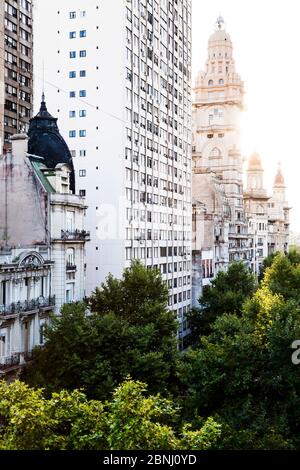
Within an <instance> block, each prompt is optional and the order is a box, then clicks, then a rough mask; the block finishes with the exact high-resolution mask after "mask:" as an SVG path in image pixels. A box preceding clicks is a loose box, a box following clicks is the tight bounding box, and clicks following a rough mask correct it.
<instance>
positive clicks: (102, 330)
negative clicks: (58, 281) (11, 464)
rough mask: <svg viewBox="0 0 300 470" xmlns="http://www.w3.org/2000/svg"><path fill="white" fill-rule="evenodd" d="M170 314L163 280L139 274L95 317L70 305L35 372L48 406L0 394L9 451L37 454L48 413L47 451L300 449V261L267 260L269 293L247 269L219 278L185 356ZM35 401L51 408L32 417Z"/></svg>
mask: <svg viewBox="0 0 300 470" xmlns="http://www.w3.org/2000/svg"><path fill="white" fill-rule="evenodd" d="M166 303H167V289H166V286H165V284H164V283H163V281H162V279H161V277H160V274H159V273H157V272H156V271H147V270H146V269H145V268H144V267H142V266H141V265H140V264H139V263H134V265H133V266H132V268H131V269H129V270H126V271H125V273H124V276H123V278H122V280H120V281H118V280H116V279H114V278H112V277H109V278H108V280H107V282H106V283H105V284H104V285H103V286H101V287H100V288H99V289H97V290H96V291H95V293H94V294H93V296H92V298H91V307H92V311H93V312H94V314H93V315H86V312H85V307H84V306H83V305H81V304H78V305H69V306H65V307H64V309H63V313H62V316H61V317H60V318H59V319H55V320H54V322H53V326H52V327H51V328H50V329H49V330H48V332H47V337H48V342H47V344H46V346H45V347H44V348H43V349H39V350H37V351H36V352H35V354H34V361H33V363H32V365H31V367H30V370H29V371H28V373H27V379H28V381H29V383H30V384H31V385H35V386H37V385H39V386H41V385H42V386H43V387H45V389H46V397H47V398H44V396H43V395H42V392H40V391H36V390H32V389H28V388H25V389H22V387H25V386H24V385H23V384H20V383H17V384H16V385H14V386H15V387H20V390H17V388H16V392H14V391H13V389H5V386H4V385H2V389H0V435H1V436H2V447H3V448H30V445H33V444H32V443H33V442H34V440H33V439H32V440H30V439H31V438H30V433H31V428H30V426H31V424H30V423H33V421H35V420H37V423H36V424H32V433H33V434H32V435H35V436H39V430H40V429H41V428H42V427H45V429H47V417H46V414H47V416H48V418H49V420H50V421H51V420H53V421H51V423H52V424H51V426H50V425H49V426H50V428H51V432H50V431H49V432H50V437H47V432H46V433H45V435H44V436H39V437H36V439H37V442H38V443H39V444H37V445H38V446H39V447H38V448H78V449H82V448H106V449H118V448H120V449H139V448H141V449H151V448H152V449H158V448H165V449H182V448H186V449H211V448H214V449H215V448H216V449H300V437H299V436H300V369H299V368H300V365H299V366H297V365H295V364H293V363H292V360H291V356H292V353H293V350H292V348H291V345H292V343H293V342H294V341H295V340H298V339H300V312H299V309H300V255H299V253H297V252H290V253H289V254H288V255H282V254H276V255H275V256H273V257H272V258H270V259H269V260H267V261H266V263H265V266H264V269H263V277H262V280H261V281H260V283H259V284H258V285H257V284H256V282H255V280H254V278H253V276H252V275H251V274H250V273H249V271H248V270H247V269H246V268H245V267H244V266H243V265H242V264H241V263H235V264H233V265H232V266H231V267H230V269H229V271H228V272H227V273H219V274H218V276H217V278H216V279H215V280H214V281H213V282H212V285H211V286H210V287H209V288H208V289H207V290H206V291H205V292H204V294H203V297H202V299H200V305H201V307H202V308H201V310H200V311H197V312H194V313H193V315H192V316H191V322H192V327H193V333H194V334H193V341H192V344H193V345H192V346H191V347H190V348H189V349H188V350H187V351H185V353H184V354H181V355H179V353H178V352H177V351H176V339H175V331H176V322H175V319H174V317H173V315H172V314H171V313H170V312H169V311H168V310H167V307H166ZM128 374H130V375H131V376H132V377H133V379H134V380H131V379H126V377H127V375H128ZM120 384H121V385H120ZM146 384H147V385H146ZM3 387H4V388H3ZM76 388H83V391H84V392H85V393H86V394H87V397H88V398H87V397H86V395H84V394H83V393H82V392H78V391H77V390H75V389H76ZM62 389H68V390H69V392H67V391H62ZM8 390H10V391H9V392H8ZM24 390H27V391H26V393H27V394H29V395H28V396H29V397H31V398H30V400H33V401H34V400H44V402H43V403H44V404H43V407H42V408H41V407H40V406H38V407H37V406H36V405H34V404H33V405H32V407H31V408H30V406H31V405H30V403H29V405H28V409H29V410H30V409H31V410H33V408H34V409H35V410H36V411H35V412H34V411H32V413H31V414H30V412H29V415H28V417H27V418H26V416H27V415H26V413H25V408H26V409H27V405H26V404H24V406H23V405H22V403H21V401H22V400H25V401H24V403H26V393H25V391H24ZM53 392H55V393H54V394H52V393H53ZM112 393H113V395H112ZM3 396H4V399H3ZM17 396H20V400H18V399H17ZM22 397H25V398H22ZM111 397H112V398H111ZM91 398H93V399H94V398H97V399H101V400H102V401H101V402H100V401H97V400H91ZM104 399H107V400H108V401H107V402H104V401H103V400H104ZM1 400H2V401H1ZM66 403H69V405H68V404H66ZM14 407H16V408H14ZM18 407H19V408H18ZM41 409H42V410H45V413H46V414H45V415H44V412H42V411H37V410H41ZM82 409H86V420H87V421H85V417H84V416H83V414H82V412H81V411H80V410H82ZM68 413H69V414H68ZM22 416H23V417H24V421H22V419H23V418H22ZM19 419H21V421H19ZM58 419H62V421H61V422H58V421H57V420H58ZM55 420H56V421H55ZM93 420H95V421H93ZM66 422H67V424H66ZM27 425H28V426H29V430H30V432H29V430H28V428H26V433H25V431H24V429H25V428H24V427H23V426H27ZM35 426H37V427H35ZM73 427H74V428H73ZM80 428H81V429H82V430H83V432H80V430H79V429H80ZM137 429H138V430H139V431H138V432H136V430H137ZM53 432H54V435H53ZM24 433H25V434H26V439H25V437H24V438H23V437H22V436H24ZM60 433H62V434H63V438H62V436H61V434H60ZM77 433H78V434H77ZM44 438H45V439H46V440H45V441H43V439H44ZM27 439H28V441H27ZM39 439H40V440H39ZM30 443H31V444H30ZM9 446H10V447H9ZM22 446H23V447H22Z"/></svg>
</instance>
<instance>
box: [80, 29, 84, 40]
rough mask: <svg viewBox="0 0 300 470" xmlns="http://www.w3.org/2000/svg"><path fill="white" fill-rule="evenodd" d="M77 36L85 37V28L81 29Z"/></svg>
mask: <svg viewBox="0 0 300 470" xmlns="http://www.w3.org/2000/svg"><path fill="white" fill-rule="evenodd" d="M79 36H80V37H81V38H85V37H86V30H85V29H83V30H81V31H80V33H79Z"/></svg>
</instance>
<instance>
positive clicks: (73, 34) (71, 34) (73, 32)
mask: <svg viewBox="0 0 300 470" xmlns="http://www.w3.org/2000/svg"><path fill="white" fill-rule="evenodd" d="M69 37H70V39H74V38H76V31H71V32H70V34H69Z"/></svg>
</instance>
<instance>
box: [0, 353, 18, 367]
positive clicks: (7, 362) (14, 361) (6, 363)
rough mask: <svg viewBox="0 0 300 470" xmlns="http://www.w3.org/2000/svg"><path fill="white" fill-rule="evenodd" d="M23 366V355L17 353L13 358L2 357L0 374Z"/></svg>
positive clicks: (0, 359)
mask: <svg viewBox="0 0 300 470" xmlns="http://www.w3.org/2000/svg"><path fill="white" fill-rule="evenodd" d="M20 364H21V354H20V353H16V354H12V355H11V356H7V357H1V358H0V372H2V371H6V370H7V369H11V368H12V367H14V366H19V365H20Z"/></svg>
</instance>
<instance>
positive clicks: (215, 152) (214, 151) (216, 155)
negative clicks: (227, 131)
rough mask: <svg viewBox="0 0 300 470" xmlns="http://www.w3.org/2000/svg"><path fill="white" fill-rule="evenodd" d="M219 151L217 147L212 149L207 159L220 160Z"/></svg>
mask: <svg viewBox="0 0 300 470" xmlns="http://www.w3.org/2000/svg"><path fill="white" fill-rule="evenodd" d="M221 156H222V155H221V150H220V149H218V148H217V147H215V148H213V149H212V151H211V152H210V154H209V158H221Z"/></svg>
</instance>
